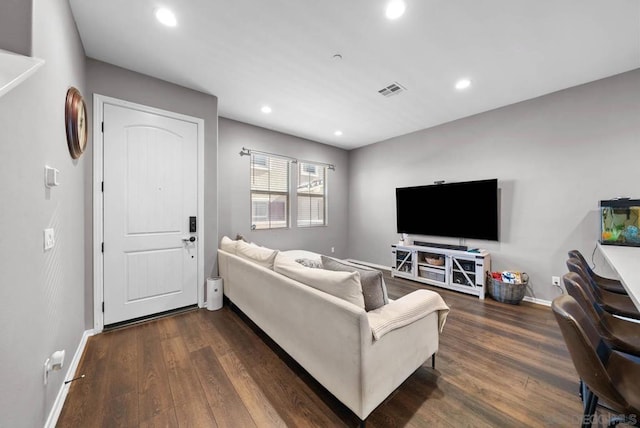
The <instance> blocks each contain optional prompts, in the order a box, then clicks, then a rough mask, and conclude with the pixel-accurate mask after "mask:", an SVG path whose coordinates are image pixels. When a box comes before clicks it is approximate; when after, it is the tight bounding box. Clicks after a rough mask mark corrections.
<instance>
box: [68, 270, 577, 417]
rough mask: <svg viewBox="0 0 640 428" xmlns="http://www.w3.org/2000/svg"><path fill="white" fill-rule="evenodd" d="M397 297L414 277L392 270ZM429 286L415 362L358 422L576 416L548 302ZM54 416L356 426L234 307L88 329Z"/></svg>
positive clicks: (572, 380) (567, 365) (573, 388)
mask: <svg viewBox="0 0 640 428" xmlns="http://www.w3.org/2000/svg"><path fill="white" fill-rule="evenodd" d="M385 276H386V278H385V279H386V281H387V286H388V290H389V295H390V297H391V298H398V297H400V296H402V295H404V294H407V293H409V292H411V291H412V290H414V289H416V288H422V287H425V286H424V285H421V284H418V283H415V282H411V281H405V280H401V279H392V278H390V277H389V275H388V274H387V273H385ZM425 288H429V289H433V290H436V291H438V292H439V293H440V294H441V295H442V296H443V298H444V300H445V301H446V302H447V304H448V305H449V306H450V307H451V312H450V314H449V316H448V318H447V322H446V325H445V327H444V331H443V333H442V335H441V338H440V350H439V352H438V354H437V358H436V369H435V370H433V369H431V360H430V359H429V360H427V361H425V364H424V365H423V366H422V367H420V368H419V369H418V370H417V371H416V372H415V373H413V375H411V376H410V377H409V379H407V380H406V381H405V382H404V383H403V384H402V385H401V386H400V387H399V388H398V389H397V390H396V391H395V392H394V393H393V394H392V395H391V396H390V397H389V398H388V399H387V400H386V401H385V402H384V403H382V404H381V405H380V406H379V407H378V408H377V409H376V410H375V411H374V412H373V413H372V414H371V415H370V416H369V418H368V420H367V426H368V427H529V426H530V427H546V426H562V427H565V426H579V425H580V423H579V422H580V416H581V404H580V399H579V397H578V378H577V375H576V372H575V369H574V367H573V365H572V363H571V360H570V358H569V354H568V352H567V349H566V347H565V345H564V342H563V340H562V336H561V335H560V332H559V330H558V327H557V324H556V322H555V319H554V318H553V315H552V313H551V310H550V308H547V307H544V306H539V305H534V304H531V303H527V302H523V303H522V304H521V305H508V304H504V303H498V302H496V301H494V300H491V298H489V297H487V299H486V300H485V301H480V300H478V299H477V298H476V297H473V296H468V295H464V294H460V293H455V292H450V291H447V290H443V289H439V288H431V287H425ZM81 374H84V375H85V378H84V379H81V380H78V381H76V382H74V383H72V385H71V388H70V390H69V394H68V396H67V399H66V402H65V405H64V408H63V409H62V413H61V415H60V418H59V420H58V424H57V426H58V427H182V426H185V427H216V426H219V427H226V426H233V427H253V426H255V427H284V426H287V427H341V426H344V427H356V426H358V422H359V421H358V418H357V417H356V416H355V415H353V414H352V413H351V411H349V410H348V409H347V408H346V407H345V406H343V405H342V404H341V403H340V402H338V401H337V400H336V399H335V398H334V397H333V396H332V395H331V394H329V393H328V392H327V391H326V390H325V389H324V388H322V387H321V386H320V385H319V384H318V383H317V382H315V381H314V380H313V379H312V378H311V377H310V376H309V375H308V374H307V373H306V372H305V371H304V370H302V369H301V368H300V366H298V365H297V364H296V363H295V361H293V360H292V359H291V358H289V357H288V356H287V355H286V354H285V353H284V352H282V350H281V349H279V348H278V347H277V345H275V344H274V343H272V341H270V339H269V338H268V337H266V336H265V335H264V334H262V333H261V332H260V331H259V330H258V329H257V328H256V327H255V326H254V325H253V324H252V323H251V322H250V321H249V320H248V319H246V317H244V316H243V315H242V314H241V313H238V312H236V311H233V310H231V309H230V307H229V305H225V306H224V307H223V309H221V310H219V311H213V312H211V311H207V310H205V309H200V310H194V311H190V312H187V313H182V314H179V315H174V316H170V317H166V318H162V319H158V320H154V321H149V322H146V323H142V324H139V325H135V326H131V327H126V328H121V329H118V330H115V331H110V332H106V333H102V334H99V335H96V336H93V337H91V338H89V341H88V344H87V347H86V349H85V352H84V355H83V357H82V360H81V362H80V365H79V368H78V372H77V375H81Z"/></svg>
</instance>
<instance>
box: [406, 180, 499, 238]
mask: <svg viewBox="0 0 640 428" xmlns="http://www.w3.org/2000/svg"><path fill="white" fill-rule="evenodd" d="M396 216H397V217H396V219H397V226H398V233H407V234H412V235H429V236H443V237H453V238H469V239H483V240H488V241H497V240H498V180H497V179H489V180H477V181H464V182H458V183H443V184H434V185H427V186H416V187H399V188H397V189H396Z"/></svg>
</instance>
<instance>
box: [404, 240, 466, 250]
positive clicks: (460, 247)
mask: <svg viewBox="0 0 640 428" xmlns="http://www.w3.org/2000/svg"><path fill="white" fill-rule="evenodd" d="M413 245H417V246H419V247H431V248H444V249H447V250H460V251H467V250H468V249H469V248H468V247H467V246H466V245H453V244H438V243H437V242H422V241H413Z"/></svg>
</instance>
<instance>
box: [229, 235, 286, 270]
mask: <svg viewBox="0 0 640 428" xmlns="http://www.w3.org/2000/svg"><path fill="white" fill-rule="evenodd" d="M277 254H278V250H272V249H270V248H266V247H259V246H257V245H255V244H248V243H246V242H244V241H236V255H237V256H238V257H242V258H243V259H246V260H249V261H252V262H254V263H256V264H258V265H260V266H263V267H266V268H267V269H271V270H273V262H274V261H275V259H276V255H277Z"/></svg>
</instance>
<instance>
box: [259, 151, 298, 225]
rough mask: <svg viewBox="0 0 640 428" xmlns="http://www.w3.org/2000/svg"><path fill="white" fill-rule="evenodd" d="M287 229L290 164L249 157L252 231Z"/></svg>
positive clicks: (279, 160) (261, 157)
mask: <svg viewBox="0 0 640 428" xmlns="http://www.w3.org/2000/svg"><path fill="white" fill-rule="evenodd" d="M285 227H289V160H287V159H282V158H278V157H271V156H265V155H262V154H257V153H252V154H251V228H252V229H256V230H259V229H278V228H285Z"/></svg>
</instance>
